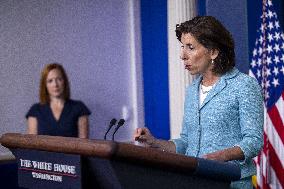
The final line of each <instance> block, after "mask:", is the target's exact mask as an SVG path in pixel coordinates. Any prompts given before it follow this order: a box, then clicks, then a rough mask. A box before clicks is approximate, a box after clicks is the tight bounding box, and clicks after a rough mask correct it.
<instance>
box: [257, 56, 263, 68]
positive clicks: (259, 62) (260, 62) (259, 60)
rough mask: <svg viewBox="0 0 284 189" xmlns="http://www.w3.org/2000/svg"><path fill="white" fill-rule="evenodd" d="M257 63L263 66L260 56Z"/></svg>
mask: <svg viewBox="0 0 284 189" xmlns="http://www.w3.org/2000/svg"><path fill="white" fill-rule="evenodd" d="M257 65H258V66H261V65H262V61H261V59H260V58H258V59H257Z"/></svg>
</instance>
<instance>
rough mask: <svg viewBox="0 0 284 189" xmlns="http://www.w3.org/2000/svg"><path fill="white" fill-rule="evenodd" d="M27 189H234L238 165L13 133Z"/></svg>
mask: <svg viewBox="0 0 284 189" xmlns="http://www.w3.org/2000/svg"><path fill="white" fill-rule="evenodd" d="M0 142H1V144H2V145H3V146H5V147H7V148H9V149H10V150H11V151H12V152H13V154H14V155H15V157H16V159H17V163H18V182H19V186H20V187H24V188H53V189H55V188H61V189H65V188H66V189H67V188H70V189H71V188H72V189H73V188H74V189H81V188H84V189H92V188H103V189H128V188H129V189H140V188H141V189H145V188H147V189H148V188H150V189H151V188H163V189H167V188H169V189H170V188H179V189H180V188H198V189H200V188H206V189H210V188H229V187H230V182H231V181H233V180H238V179H239V178H240V169H239V167H238V166H237V165H236V164H233V163H223V162H217V161H210V160H204V159H199V158H193V157H188V156H184V155H180V154H175V153H168V152H162V151H160V150H157V149H153V148H145V147H141V146H136V145H133V144H127V143H119V142H112V141H103V140H88V139H79V138H71V137H54V136H44V135H25V134H16V133H7V134H4V135H2V137H1V139H0Z"/></svg>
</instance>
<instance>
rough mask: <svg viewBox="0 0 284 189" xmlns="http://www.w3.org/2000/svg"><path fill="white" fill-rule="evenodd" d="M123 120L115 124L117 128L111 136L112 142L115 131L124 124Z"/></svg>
mask: <svg viewBox="0 0 284 189" xmlns="http://www.w3.org/2000/svg"><path fill="white" fill-rule="evenodd" d="M124 122H125V120H124V119H120V120H119V121H118V123H117V126H116V128H115V130H114V132H113V134H112V140H114V135H115V133H116V131H117V130H118V129H119V128H120V127H121V126H122V125H123V124H124Z"/></svg>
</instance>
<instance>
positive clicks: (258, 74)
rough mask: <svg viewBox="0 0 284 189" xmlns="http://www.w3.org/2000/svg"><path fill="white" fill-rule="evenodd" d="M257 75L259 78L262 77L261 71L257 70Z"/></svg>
mask: <svg viewBox="0 0 284 189" xmlns="http://www.w3.org/2000/svg"><path fill="white" fill-rule="evenodd" d="M256 75H257V77H258V78H259V77H261V72H260V70H257V73H256Z"/></svg>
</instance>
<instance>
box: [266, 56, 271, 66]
mask: <svg viewBox="0 0 284 189" xmlns="http://www.w3.org/2000/svg"><path fill="white" fill-rule="evenodd" d="M266 63H267V64H268V65H269V64H271V63H272V61H271V57H270V56H268V57H266Z"/></svg>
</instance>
